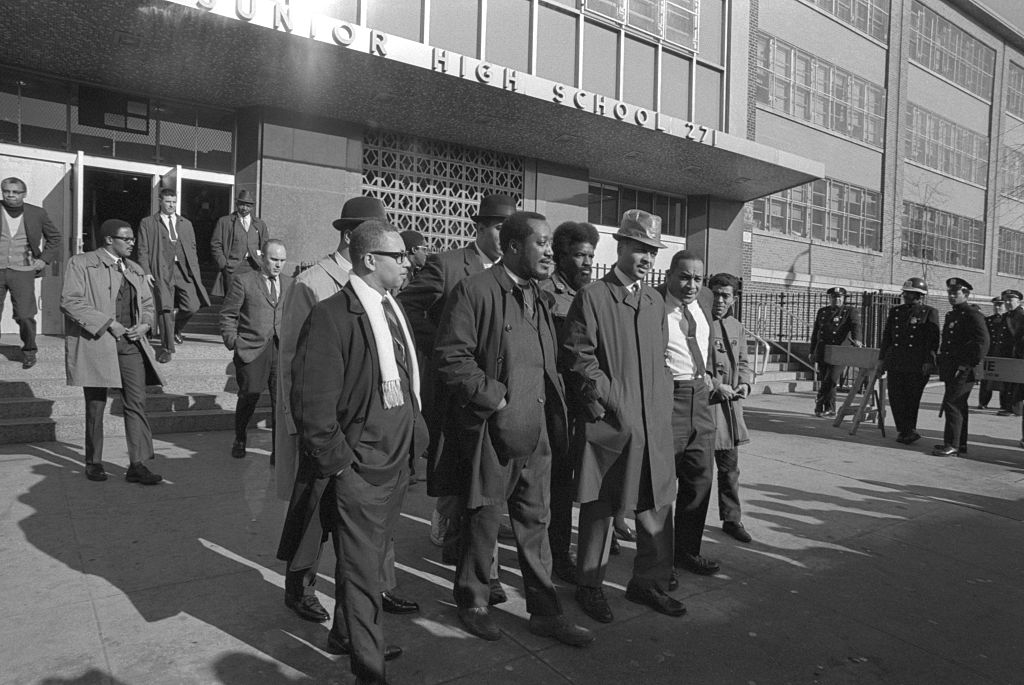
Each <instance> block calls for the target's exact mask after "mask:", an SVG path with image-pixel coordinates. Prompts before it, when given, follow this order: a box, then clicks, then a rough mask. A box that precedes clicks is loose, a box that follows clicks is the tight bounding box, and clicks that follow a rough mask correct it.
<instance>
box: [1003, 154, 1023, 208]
mask: <svg viewBox="0 0 1024 685" xmlns="http://www.w3.org/2000/svg"><path fill="white" fill-rule="evenodd" d="M1001 166H1002V169H1001V170H1000V171H1001V173H1000V178H999V191H1000V192H1001V193H1002V194H1003V195H1006V196H1008V197H1013V198H1016V199H1018V200H1024V151H1022V150H1020V149H1019V148H1013V147H1010V146H1008V145H1004V146H1003V154H1002V165H1001Z"/></svg>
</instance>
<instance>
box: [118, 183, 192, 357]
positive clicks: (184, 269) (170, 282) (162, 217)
mask: <svg viewBox="0 0 1024 685" xmlns="http://www.w3.org/2000/svg"><path fill="white" fill-rule="evenodd" d="M177 207H178V195H177V193H176V192H175V191H174V189H173V188H163V189H161V190H160V209H159V211H158V212H157V213H156V214H154V215H152V216H147V217H145V218H144V219H143V220H142V221H141V222H140V223H139V235H138V245H137V246H136V247H137V249H138V257H139V265H140V266H141V267H142V270H143V271H145V272H146V280H147V281H148V282H149V285H150V287H151V288H152V289H153V297H154V299H155V300H156V311H157V314H158V315H159V318H160V347H161V349H160V351H159V352H158V353H157V356H156V360H157V361H158V362H161V363H167V362H169V361H170V360H171V355H172V354H173V353H174V350H175V345H181V344H182V343H184V342H185V338H184V336H183V333H184V331H185V326H187V325H188V322H189V319H191V318H192V315H193V314H195V313H196V312H197V311H199V309H200V308H201V307H209V306H210V296H209V295H207V294H206V288H205V287H203V280H202V276H201V274H200V272H199V257H198V255H197V254H196V233H195V230H194V229H193V228H192V222H190V221H189V220H188V219H186V218H185V217H183V216H181V215H180V214H178V213H177Z"/></svg>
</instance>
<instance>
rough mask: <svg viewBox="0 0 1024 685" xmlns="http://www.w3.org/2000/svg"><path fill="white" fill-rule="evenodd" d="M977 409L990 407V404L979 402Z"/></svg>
mask: <svg viewBox="0 0 1024 685" xmlns="http://www.w3.org/2000/svg"><path fill="white" fill-rule="evenodd" d="M975 409H988V405H987V404H979V405H978V406H977V407H975Z"/></svg>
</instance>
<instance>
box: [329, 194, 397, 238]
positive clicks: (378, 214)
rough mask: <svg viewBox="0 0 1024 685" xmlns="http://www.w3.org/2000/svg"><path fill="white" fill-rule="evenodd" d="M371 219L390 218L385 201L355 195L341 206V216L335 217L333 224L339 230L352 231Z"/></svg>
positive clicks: (384, 219) (385, 219)
mask: <svg viewBox="0 0 1024 685" xmlns="http://www.w3.org/2000/svg"><path fill="white" fill-rule="evenodd" d="M370 219H379V220H380V221H384V222H386V221H387V220H388V213H387V211H386V210H385V209H384V203H383V202H381V201H380V200H378V199H377V198H375V197H354V198H352V199H351V200H349V201H348V202H346V203H345V204H344V206H343V207H342V208H341V218H340V219H335V220H334V222H333V223H332V224H331V225H332V226H334V228H335V229H337V230H339V231H351V230H352V229H353V228H355V227H356V226H358V225H359V224H361V223H363V222H364V221H369V220H370Z"/></svg>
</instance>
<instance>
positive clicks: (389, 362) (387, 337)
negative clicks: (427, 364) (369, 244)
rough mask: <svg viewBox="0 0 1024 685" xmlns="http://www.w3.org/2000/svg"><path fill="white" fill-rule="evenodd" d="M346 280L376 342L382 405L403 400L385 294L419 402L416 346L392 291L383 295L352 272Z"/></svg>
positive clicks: (418, 372)
mask: <svg viewBox="0 0 1024 685" xmlns="http://www.w3.org/2000/svg"><path fill="white" fill-rule="evenodd" d="M349 282H350V283H351V284H352V289H353V290H354V291H355V293H356V297H358V298H359V302H360V303H361V304H362V305H363V309H365V310H366V316H367V318H368V319H369V320H370V330H371V331H373V342H374V343H375V344H376V346H377V360H378V362H379V364H380V392H381V396H382V397H383V400H384V408H385V409H391V408H393V407H401V406H402V405H403V404H405V402H404V400H403V399H402V385H401V381H400V380H399V375H398V363H397V362H396V361H395V345H394V342H393V341H392V339H391V327H390V326H388V319H387V317H386V316H385V314H384V305H383V300H384V298H387V299H388V301H389V302H390V303H391V308H392V309H394V311H395V317H396V318H397V319H398V324H399V325H400V326H401V327H402V335H403V336H404V337H405V349H406V356H407V357H408V360H409V365H410V366H411V367H412V368H411V371H412V373H410V376H411V381H412V396H413V397H414V398H415V399H416V406H417V407H419V406H420V368H419V364H417V362H416V347H415V345H413V342H412V336H411V335H409V328H408V327H407V326H406V325H405V317H403V316H402V315H401V314H399V313H398V312H399V309H398V303H397V302H396V301H395V298H393V297H391V293H386V294H385V295H384V296H383V297H382V296H381V294H380V293H378V292H377V291H376V290H374V289H373V288H371V287H370V286H369V285H368V284H367V283H366V281H364V280H363V279H362V278H360V277H359V276H357V275H356V274H351V275H350V276H349Z"/></svg>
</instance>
